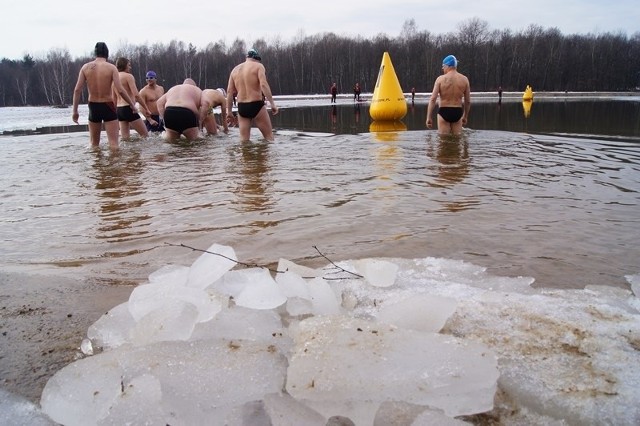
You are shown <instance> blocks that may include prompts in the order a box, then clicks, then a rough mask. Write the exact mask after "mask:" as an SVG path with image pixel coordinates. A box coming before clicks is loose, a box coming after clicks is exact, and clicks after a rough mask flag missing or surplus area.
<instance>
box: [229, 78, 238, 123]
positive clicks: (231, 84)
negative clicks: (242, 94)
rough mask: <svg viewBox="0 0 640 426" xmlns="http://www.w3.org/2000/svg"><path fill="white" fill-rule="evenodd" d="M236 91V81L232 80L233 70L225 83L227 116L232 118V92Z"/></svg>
mask: <svg viewBox="0 0 640 426" xmlns="http://www.w3.org/2000/svg"><path fill="white" fill-rule="evenodd" d="M235 91H236V83H235V82H234V81H233V71H231V74H230V75H229V82H228V83H227V117H231V118H233V94H234V93H235Z"/></svg>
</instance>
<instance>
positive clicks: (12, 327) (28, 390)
mask: <svg viewBox="0 0 640 426" xmlns="http://www.w3.org/2000/svg"><path fill="white" fill-rule="evenodd" d="M132 290H133V287H129V286H106V285H100V284H92V283H89V282H83V281H79V280H78V281H75V280H73V279H69V278H65V277H53V276H44V275H36V274H34V275H31V274H25V273H12V272H9V273H7V272H0V387H2V388H4V389H6V390H8V391H10V392H12V393H15V394H18V395H21V396H24V397H26V398H27V399H29V400H31V401H33V402H34V403H39V401H40V394H41V393H42V389H43V388H44V386H45V384H46V383H47V380H49V378H50V377H51V376H52V375H53V374H54V373H56V372H57V371H58V370H60V369H61V368H62V367H64V366H65V365H67V364H69V363H70V362H72V361H73V360H74V359H76V357H77V356H78V355H79V353H80V350H79V346H80V343H81V342H82V339H83V338H84V337H85V336H86V332H87V328H88V327H89V326H90V325H91V324H93V323H94V322H95V321H96V320H97V319H98V318H99V317H100V316H101V315H102V314H103V313H104V312H106V311H107V310H109V309H111V308H112V307H114V306H116V305H118V304H120V303H122V302H124V301H126V300H127V298H128V297H129V294H130V293H131V291H132ZM26 301H28V302H26Z"/></svg>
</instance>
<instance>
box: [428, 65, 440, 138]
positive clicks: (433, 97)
mask: <svg viewBox="0 0 640 426" xmlns="http://www.w3.org/2000/svg"><path fill="white" fill-rule="evenodd" d="M439 93H440V77H438V78H436V82H435V83H434V84H433V92H432V93H431V98H430V99H429V106H427V122H426V125H427V128H428V129H430V128H432V127H433V120H432V116H433V110H434V108H435V106H436V102H437V100H438V94H439Z"/></svg>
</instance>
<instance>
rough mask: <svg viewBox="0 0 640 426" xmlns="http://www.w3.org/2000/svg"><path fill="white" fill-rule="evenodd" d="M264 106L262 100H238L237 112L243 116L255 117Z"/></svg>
mask: <svg viewBox="0 0 640 426" xmlns="http://www.w3.org/2000/svg"><path fill="white" fill-rule="evenodd" d="M263 106H264V101H253V102H238V114H240V117H244V118H256V115H258V113H259V112H260V110H261V109H262V107H263Z"/></svg>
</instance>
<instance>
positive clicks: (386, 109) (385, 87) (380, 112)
mask: <svg viewBox="0 0 640 426" xmlns="http://www.w3.org/2000/svg"><path fill="white" fill-rule="evenodd" d="M406 114H407V101H406V99H405V98H404V93H403V92H402V87H400V82H399V81H398V76H397V75H396V71H395V70H394V69H393V64H392V63H391V58H390V57H389V53H388V52H384V55H382V64H381V65H380V71H379V72H378V81H376V87H375V89H374V90H373V98H371V106H370V107H369V115H370V116H371V118H372V119H373V120H380V121H395V120H400V119H401V118H402V117H404V116H405V115H406Z"/></svg>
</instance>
